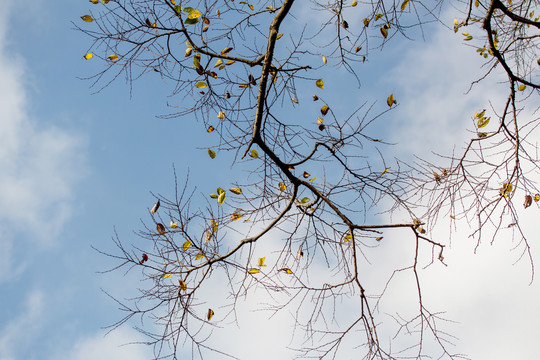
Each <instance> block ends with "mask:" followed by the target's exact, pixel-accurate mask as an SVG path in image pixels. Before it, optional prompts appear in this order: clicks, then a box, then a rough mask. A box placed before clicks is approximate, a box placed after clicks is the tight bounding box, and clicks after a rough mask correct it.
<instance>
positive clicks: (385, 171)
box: [381, 168, 390, 176]
mask: <svg viewBox="0 0 540 360" xmlns="http://www.w3.org/2000/svg"><path fill="white" fill-rule="evenodd" d="M388 170H390V168H386V169H384V171H383V172H382V173H381V176H383V175H384V174H386V173H387V172H388Z"/></svg>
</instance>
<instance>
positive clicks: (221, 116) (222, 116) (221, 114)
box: [217, 110, 225, 119]
mask: <svg viewBox="0 0 540 360" xmlns="http://www.w3.org/2000/svg"><path fill="white" fill-rule="evenodd" d="M217 118H218V119H225V113H224V112H223V111H222V110H219V112H218V114H217Z"/></svg>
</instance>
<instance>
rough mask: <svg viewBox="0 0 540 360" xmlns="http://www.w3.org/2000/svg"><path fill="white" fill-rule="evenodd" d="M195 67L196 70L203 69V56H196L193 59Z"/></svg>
mask: <svg viewBox="0 0 540 360" xmlns="http://www.w3.org/2000/svg"><path fill="white" fill-rule="evenodd" d="M193 66H195V68H200V67H201V54H196V55H195V56H194V57H193Z"/></svg>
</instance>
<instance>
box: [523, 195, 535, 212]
mask: <svg viewBox="0 0 540 360" xmlns="http://www.w3.org/2000/svg"><path fill="white" fill-rule="evenodd" d="M532 200H533V199H532V196H531V195H525V203H523V207H524V208H525V209H526V208H528V207H529V206H531V204H532Z"/></svg>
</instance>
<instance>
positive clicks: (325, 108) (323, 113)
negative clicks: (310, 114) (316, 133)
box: [321, 105, 330, 116]
mask: <svg viewBox="0 0 540 360" xmlns="http://www.w3.org/2000/svg"><path fill="white" fill-rule="evenodd" d="M328 110H330V108H329V107H328V106H326V105H324V106H323V107H322V108H321V114H322V115H323V116H325V115H326V114H328Z"/></svg>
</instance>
